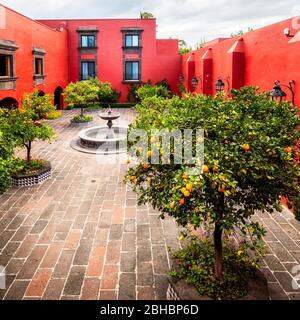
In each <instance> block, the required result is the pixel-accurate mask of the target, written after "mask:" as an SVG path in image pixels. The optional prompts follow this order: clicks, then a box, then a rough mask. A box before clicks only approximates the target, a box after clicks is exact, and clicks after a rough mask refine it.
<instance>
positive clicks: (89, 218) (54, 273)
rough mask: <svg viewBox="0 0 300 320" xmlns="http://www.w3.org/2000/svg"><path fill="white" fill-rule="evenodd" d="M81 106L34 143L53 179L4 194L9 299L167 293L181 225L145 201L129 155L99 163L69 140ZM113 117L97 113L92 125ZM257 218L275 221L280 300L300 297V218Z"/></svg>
mask: <svg viewBox="0 0 300 320" xmlns="http://www.w3.org/2000/svg"><path fill="white" fill-rule="evenodd" d="M118 111H119V112H121V117H120V120H117V121H116V123H117V124H121V125H125V124H128V123H130V122H131V121H132V120H133V119H134V116H135V111H134V109H119V110H118ZM76 113H77V111H75V110H74V111H63V115H62V117H61V118H59V119H57V120H53V121H51V122H50V124H51V126H52V127H53V128H54V129H55V131H56V133H57V138H56V140H55V141H54V142H53V143H52V144H47V143H36V144H35V145H34V157H35V158H45V159H47V160H49V161H51V164H52V167H53V172H52V179H50V180H48V181H46V182H44V183H43V184H41V185H38V186H35V187H29V188H27V187H23V188H12V189H10V190H9V191H7V192H6V193H4V194H2V195H1V196H0V265H2V266H4V267H5V270H6V289H5V290H0V298H1V299H17V300H20V299H25V300H31V299H47V300H49V299H50V300H58V299H63V300H67V299H71V300H78V299H82V300H87V299H92V300H97V299H100V300H115V299H119V300H126V299H129V300H135V299H138V300H145V299H146V300H155V299H166V290H167V287H168V278H167V273H168V271H169V269H170V257H169V249H176V248H179V245H180V244H179V240H178V236H179V233H180V231H181V228H179V227H177V225H176V223H175V220H173V219H172V218H170V217H166V218H165V219H164V220H161V219H160V218H159V212H158V211H156V210H153V209H152V208H151V207H150V206H148V205H147V206H137V200H136V195H135V193H134V192H133V191H132V190H131V187H130V186H129V185H126V184H125V183H124V175H125V172H126V170H127V164H126V163H125V161H124V162H122V163H118V164H116V163H113V162H111V161H110V160H109V158H108V159H107V161H106V160H105V161H101V164H99V159H97V158H96V156H95V155H91V154H86V153H81V152H78V151H75V150H73V149H72V148H71V147H70V142H71V141H72V140H73V139H74V137H76V135H77V133H78V132H79V131H80V130H81V128H80V127H74V126H72V125H71V124H70V119H71V118H72V117H73V116H74V115H75V114H76ZM104 124H105V122H104V121H103V120H100V119H98V117H95V120H94V122H93V124H92V125H104ZM102 157H105V156H102ZM102 160H103V159H102ZM255 220H256V221H259V222H261V223H262V224H263V225H264V226H265V228H266V230H267V234H266V236H265V238H264V241H265V243H266V248H267V254H266V256H265V258H264V261H263V264H262V271H263V272H264V273H265V275H266V277H267V279H268V282H269V291H270V297H271V299H300V292H299V290H296V289H293V286H292V280H293V277H295V276H296V274H294V273H293V267H294V266H297V265H299V264H300V222H299V221H297V220H296V219H295V217H294V215H293V214H292V213H291V212H289V211H288V210H287V209H284V210H283V212H282V213H278V214H273V215H269V214H256V216H255Z"/></svg>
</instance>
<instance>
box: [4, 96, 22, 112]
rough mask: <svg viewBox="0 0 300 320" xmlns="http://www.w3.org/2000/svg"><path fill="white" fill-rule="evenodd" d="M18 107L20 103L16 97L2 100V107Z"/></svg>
mask: <svg viewBox="0 0 300 320" xmlns="http://www.w3.org/2000/svg"><path fill="white" fill-rule="evenodd" d="M18 107H19V103H18V101H17V100H16V99H14V98H11V97H6V98H4V99H2V100H1V101H0V108H5V109H17V108H18Z"/></svg>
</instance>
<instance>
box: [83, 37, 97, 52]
mask: <svg viewBox="0 0 300 320" xmlns="http://www.w3.org/2000/svg"><path fill="white" fill-rule="evenodd" d="M83 37H87V45H86V46H84V45H83V39H82V38H83ZM89 37H93V38H94V41H93V46H89ZM96 41H97V37H96V34H95V33H93V34H81V35H80V48H84V49H95V48H96V47H97V46H96Z"/></svg>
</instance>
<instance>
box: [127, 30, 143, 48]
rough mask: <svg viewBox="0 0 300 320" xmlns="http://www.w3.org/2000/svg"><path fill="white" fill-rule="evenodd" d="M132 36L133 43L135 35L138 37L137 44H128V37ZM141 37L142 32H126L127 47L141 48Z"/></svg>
mask: <svg viewBox="0 0 300 320" xmlns="http://www.w3.org/2000/svg"><path fill="white" fill-rule="evenodd" d="M129 37H131V38H132V39H131V43H133V37H137V40H138V41H137V45H133V44H132V45H128V44H127V38H129ZM140 38H141V35H140V33H125V36H124V45H125V48H139V47H140V41H141V40H140Z"/></svg>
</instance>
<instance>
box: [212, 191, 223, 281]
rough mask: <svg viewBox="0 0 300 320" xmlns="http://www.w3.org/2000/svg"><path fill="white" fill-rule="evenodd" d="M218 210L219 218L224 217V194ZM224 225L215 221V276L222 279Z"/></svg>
mask: <svg viewBox="0 0 300 320" xmlns="http://www.w3.org/2000/svg"><path fill="white" fill-rule="evenodd" d="M219 200H220V202H219V208H220V211H219V212H218V220H219V221H220V220H222V219H223V215H224V209H225V197H224V194H222V196H221V197H220V199H219ZM222 233H223V230H222V227H221V224H220V222H218V221H217V222H216V223H215V230H214V246H215V276H216V277H217V278H218V279H220V278H222V276H223V247H222Z"/></svg>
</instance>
